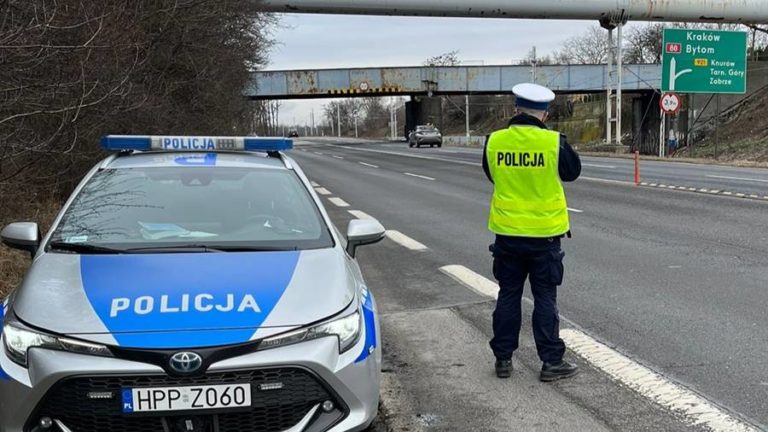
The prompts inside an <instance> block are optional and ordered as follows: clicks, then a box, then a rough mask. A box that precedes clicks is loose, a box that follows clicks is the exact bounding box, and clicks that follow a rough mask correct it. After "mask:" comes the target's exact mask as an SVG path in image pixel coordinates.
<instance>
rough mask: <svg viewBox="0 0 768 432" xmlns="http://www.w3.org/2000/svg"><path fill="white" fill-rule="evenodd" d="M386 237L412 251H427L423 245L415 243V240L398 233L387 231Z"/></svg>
mask: <svg viewBox="0 0 768 432" xmlns="http://www.w3.org/2000/svg"><path fill="white" fill-rule="evenodd" d="M387 237H388V238H389V239H390V240H392V241H393V242H395V243H397V244H399V245H400V246H403V247H405V248H408V249H410V250H412V251H423V250H427V249H429V248H428V247H426V246H425V245H424V244H422V243H419V242H417V241H416V240H414V239H412V238H410V237H408V236H407V235H405V234H403V233H401V232H400V231H395V230H387Z"/></svg>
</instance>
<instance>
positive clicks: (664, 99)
mask: <svg viewBox="0 0 768 432" xmlns="http://www.w3.org/2000/svg"><path fill="white" fill-rule="evenodd" d="M659 105H661V109H662V110H663V111H664V112H665V113H667V114H676V113H677V112H678V111H680V105H681V102H680V96H678V95H677V94H675V93H664V94H663V95H662V96H661V100H659Z"/></svg>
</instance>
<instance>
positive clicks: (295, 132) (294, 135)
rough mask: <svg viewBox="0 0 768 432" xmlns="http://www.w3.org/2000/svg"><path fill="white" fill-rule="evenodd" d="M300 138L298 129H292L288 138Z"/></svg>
mask: <svg viewBox="0 0 768 432" xmlns="http://www.w3.org/2000/svg"><path fill="white" fill-rule="evenodd" d="M298 137H299V131H298V130H296V129H291V130H289V131H288V138H298Z"/></svg>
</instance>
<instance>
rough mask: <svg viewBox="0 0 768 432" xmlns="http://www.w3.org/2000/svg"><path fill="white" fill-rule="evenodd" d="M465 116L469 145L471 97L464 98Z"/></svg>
mask: <svg viewBox="0 0 768 432" xmlns="http://www.w3.org/2000/svg"><path fill="white" fill-rule="evenodd" d="M464 116H465V118H466V123H467V124H466V127H467V145H469V140H470V134H469V95H468V94H467V95H465V96H464Z"/></svg>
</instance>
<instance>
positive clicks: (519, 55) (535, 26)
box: [267, 15, 596, 124]
mask: <svg viewBox="0 0 768 432" xmlns="http://www.w3.org/2000/svg"><path fill="white" fill-rule="evenodd" d="M594 24H596V22H592V21H544V20H541V21H535V20H501V19H474V18H472V19H470V18H420V17H419V18H416V17H407V18H403V17H372V16H352V15H344V16H336V15H282V25H281V27H280V28H279V29H278V30H277V31H276V33H275V39H276V40H277V41H278V45H277V46H276V47H275V48H274V50H273V51H272V55H271V56H270V58H271V63H270V65H269V66H268V67H267V69H271V70H277V69H324V68H346V67H369V66H413V65H420V64H421V63H422V62H423V61H424V60H425V59H427V58H429V57H432V56H436V55H440V54H443V53H446V52H450V51H454V50H457V51H459V58H460V59H461V60H462V61H466V62H468V63H469V64H486V65H489V64H511V63H512V62H515V61H517V60H520V59H523V58H525V57H526V56H527V53H528V52H529V51H530V50H531V48H532V47H533V46H536V49H537V51H538V53H539V55H546V54H550V53H552V52H553V51H555V50H557V49H558V48H559V46H560V44H561V43H562V42H563V41H564V40H566V39H568V38H569V37H571V36H573V35H576V34H579V33H582V32H584V31H585V30H586V29H587V28H588V27H589V26H590V25H594ZM327 102H328V100H323V99H317V100H309V101H285V102H284V105H283V107H282V108H281V110H280V116H281V119H280V121H281V123H290V122H293V121H294V118H295V121H296V123H298V124H308V123H309V113H310V111H311V110H312V109H313V108H314V110H315V119H316V121H318V120H319V119H320V110H321V107H322V105H323V104H325V103H327Z"/></svg>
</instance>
